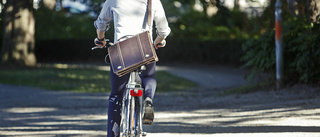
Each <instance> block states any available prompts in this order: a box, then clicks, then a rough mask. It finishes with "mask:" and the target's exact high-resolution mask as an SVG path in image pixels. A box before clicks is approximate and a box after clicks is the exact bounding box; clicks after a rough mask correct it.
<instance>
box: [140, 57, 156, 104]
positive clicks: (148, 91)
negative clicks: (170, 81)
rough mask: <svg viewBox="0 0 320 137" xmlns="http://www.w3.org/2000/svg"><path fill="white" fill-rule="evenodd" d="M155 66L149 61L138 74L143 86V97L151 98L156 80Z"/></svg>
mask: <svg viewBox="0 0 320 137" xmlns="http://www.w3.org/2000/svg"><path fill="white" fill-rule="evenodd" d="M155 68H156V63H151V64H148V65H146V70H144V71H142V72H141V74H140V78H141V85H142V88H144V99H146V98H147V97H149V98H151V99H153V97H154V94H155V91H156V87H157V80H156V77H155Z"/></svg>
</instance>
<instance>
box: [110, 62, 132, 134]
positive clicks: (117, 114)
mask: <svg viewBox="0 0 320 137" xmlns="http://www.w3.org/2000/svg"><path fill="white" fill-rule="evenodd" d="M110 76H111V90H112V91H111V94H110V97H109V106H108V127H107V129H108V137H119V136H120V122H121V107H122V98H123V92H124V90H125V88H126V84H127V82H128V78H129V75H125V76H122V77H118V76H117V75H116V74H114V73H113V71H112V68H111V69H110Z"/></svg>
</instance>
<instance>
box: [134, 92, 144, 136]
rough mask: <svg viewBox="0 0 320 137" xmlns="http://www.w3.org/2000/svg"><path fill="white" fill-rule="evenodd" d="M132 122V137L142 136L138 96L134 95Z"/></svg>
mask: <svg viewBox="0 0 320 137" xmlns="http://www.w3.org/2000/svg"><path fill="white" fill-rule="evenodd" d="M133 100H134V113H133V114H134V124H133V132H134V137H141V136H142V121H141V119H142V118H141V111H140V110H141V108H140V103H141V102H140V99H139V97H134V99H133Z"/></svg>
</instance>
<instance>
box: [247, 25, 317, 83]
mask: <svg viewBox="0 0 320 137" xmlns="http://www.w3.org/2000/svg"><path fill="white" fill-rule="evenodd" d="M319 26H320V24H312V23H308V22H307V21H306V20H298V19H289V20H288V21H286V22H285V23H284V26H283V47H284V64H283V65H284V76H285V80H288V81H290V82H293V83H296V82H302V83H314V82H319V81H320V69H319V67H320V60H319V59H320V48H319V45H320V35H319V31H320V27H319ZM274 33H275V32H274V30H271V31H268V32H266V33H265V34H263V35H261V36H260V37H259V38H258V39H251V40H248V41H247V42H246V43H244V44H243V45H242V48H243V50H244V56H243V57H242V61H244V62H245V65H244V67H249V68H251V69H252V73H251V77H252V76H254V75H255V74H257V73H259V72H262V73H274V72H275V34H274Z"/></svg>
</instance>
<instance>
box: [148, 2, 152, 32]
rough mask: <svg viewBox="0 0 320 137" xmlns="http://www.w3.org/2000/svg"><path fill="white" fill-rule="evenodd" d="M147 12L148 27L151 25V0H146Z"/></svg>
mask: <svg viewBox="0 0 320 137" xmlns="http://www.w3.org/2000/svg"><path fill="white" fill-rule="evenodd" d="M147 4H148V13H147V15H148V26H149V27H151V11H152V9H151V7H152V0H148V3H147Z"/></svg>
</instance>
